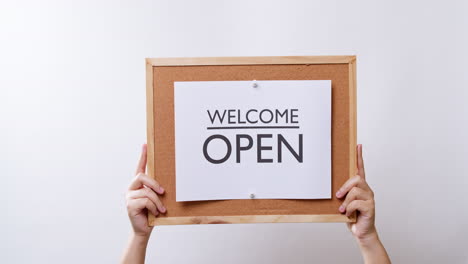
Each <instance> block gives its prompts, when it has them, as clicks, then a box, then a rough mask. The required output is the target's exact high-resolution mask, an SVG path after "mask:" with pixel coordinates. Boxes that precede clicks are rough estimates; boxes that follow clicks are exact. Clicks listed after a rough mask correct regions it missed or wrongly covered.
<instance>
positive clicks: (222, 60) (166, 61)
mask: <svg viewBox="0 0 468 264" xmlns="http://www.w3.org/2000/svg"><path fill="white" fill-rule="evenodd" d="M146 60H147V61H149V63H150V64H151V65H152V66H191V65H192V66H193V65H252V64H341V63H351V62H352V61H354V60H356V56H277V57H193V58H148V59H146Z"/></svg>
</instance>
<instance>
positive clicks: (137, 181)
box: [128, 173, 164, 194]
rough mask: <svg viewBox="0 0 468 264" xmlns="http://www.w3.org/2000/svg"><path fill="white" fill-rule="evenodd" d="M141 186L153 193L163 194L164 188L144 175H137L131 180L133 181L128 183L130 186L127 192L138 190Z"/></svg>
mask: <svg viewBox="0 0 468 264" xmlns="http://www.w3.org/2000/svg"><path fill="white" fill-rule="evenodd" d="M143 186H147V187H149V188H151V189H153V191H155V192H156V193H158V194H163V193H164V188H163V187H161V186H160V185H159V183H158V182H157V181H156V180H154V179H152V178H150V177H149V176H148V175H146V174H144V173H139V174H137V176H136V177H135V178H134V179H133V181H132V182H131V183H130V186H129V187H128V189H129V190H138V189H140V188H141V187H143Z"/></svg>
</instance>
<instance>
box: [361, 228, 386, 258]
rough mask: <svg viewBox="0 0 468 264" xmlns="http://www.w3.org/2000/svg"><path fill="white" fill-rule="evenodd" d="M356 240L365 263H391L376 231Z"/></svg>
mask: <svg viewBox="0 0 468 264" xmlns="http://www.w3.org/2000/svg"><path fill="white" fill-rule="evenodd" d="M357 240H358V244H359V247H360V249H361V254H362V257H363V259H364V263H365V264H374V263H379V264H380V263H383V264H387V263H388V264H390V263H391V262H390V258H389V257H388V254H387V251H386V250H385V248H384V246H383V244H382V242H380V239H379V236H378V235H377V232H375V233H374V234H372V235H370V236H368V237H366V238H363V239H357Z"/></svg>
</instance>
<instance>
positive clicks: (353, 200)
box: [336, 145, 377, 241]
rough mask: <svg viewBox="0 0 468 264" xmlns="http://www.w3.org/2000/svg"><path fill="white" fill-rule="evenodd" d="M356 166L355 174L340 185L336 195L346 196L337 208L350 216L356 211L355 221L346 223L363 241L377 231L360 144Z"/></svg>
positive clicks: (372, 193)
mask: <svg viewBox="0 0 468 264" xmlns="http://www.w3.org/2000/svg"><path fill="white" fill-rule="evenodd" d="M357 168H358V173H357V175H356V176H354V177H353V178H351V179H349V180H348V181H346V183H345V184H343V186H341V188H340V189H339V190H338V192H337V193H336V197H337V198H340V199H341V198H343V197H346V198H345V199H344V201H343V203H342V204H341V206H340V207H339V209H338V210H339V211H340V212H341V213H344V214H346V216H350V215H351V214H352V213H354V212H357V221H356V222H355V223H347V225H348V228H349V229H350V230H351V233H352V234H353V235H354V237H355V238H356V239H357V240H359V241H363V240H366V239H368V238H373V237H375V236H376V235H377V231H376V229H375V202H374V192H373V191H372V189H371V188H370V187H369V185H368V184H367V182H366V173H365V171H364V160H363V158H362V145H358V146H357Z"/></svg>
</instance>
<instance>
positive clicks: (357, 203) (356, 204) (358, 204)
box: [346, 200, 372, 217]
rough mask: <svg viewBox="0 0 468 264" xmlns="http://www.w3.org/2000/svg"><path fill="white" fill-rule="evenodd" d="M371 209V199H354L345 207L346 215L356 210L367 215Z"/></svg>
mask: <svg viewBox="0 0 468 264" xmlns="http://www.w3.org/2000/svg"><path fill="white" fill-rule="evenodd" d="M371 210H372V201H363V200H354V201H352V202H351V203H349V204H348V206H347V207H346V216H348V217H349V216H350V215H351V214H352V213H354V212H356V211H358V212H359V213H360V214H364V215H369V213H371Z"/></svg>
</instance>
